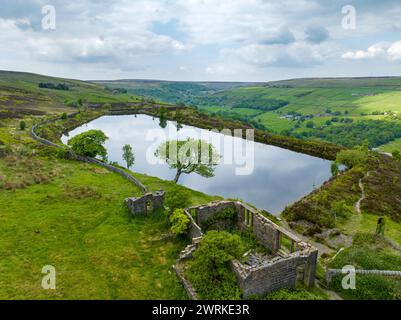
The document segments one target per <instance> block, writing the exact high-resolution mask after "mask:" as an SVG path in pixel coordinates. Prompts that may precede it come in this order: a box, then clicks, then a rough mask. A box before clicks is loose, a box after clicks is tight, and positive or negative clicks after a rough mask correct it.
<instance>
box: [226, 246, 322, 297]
mask: <svg viewBox="0 0 401 320" xmlns="http://www.w3.org/2000/svg"><path fill="white" fill-rule="evenodd" d="M316 262H317V250H312V251H311V252H307V253H298V252H297V253H294V254H291V255H289V256H288V257H285V258H275V259H272V260H271V261H266V265H264V266H261V267H258V268H248V267H245V266H244V265H242V264H241V263H240V262H239V261H237V260H234V261H232V263H231V268H232V270H233V272H234V273H235V275H236V277H237V281H238V285H239V286H240V288H241V289H242V291H243V294H244V297H245V298H247V297H249V296H251V295H265V294H267V293H270V292H273V291H275V290H278V289H282V288H294V287H295V285H296V283H297V281H300V282H303V283H305V285H306V286H309V287H311V286H313V284H314V280H315V273H316V269H315V268H316Z"/></svg>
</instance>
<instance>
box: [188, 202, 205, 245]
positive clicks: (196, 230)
mask: <svg viewBox="0 0 401 320" xmlns="http://www.w3.org/2000/svg"><path fill="white" fill-rule="evenodd" d="M189 210H191V208H188V209H187V210H185V211H184V213H185V214H186V216H187V217H188V218H189V221H190V223H189V227H188V236H189V237H190V238H191V239H196V238H199V237H203V232H202V229H201V228H200V227H199V226H198V225H197V223H196V222H195V220H194V218H193V217H192V215H191V214H190V213H189Z"/></svg>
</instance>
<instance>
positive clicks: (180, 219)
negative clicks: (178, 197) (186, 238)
mask: <svg viewBox="0 0 401 320" xmlns="http://www.w3.org/2000/svg"><path fill="white" fill-rule="evenodd" d="M169 220H170V223H171V228H170V230H171V232H172V233H173V234H175V235H177V236H178V235H183V234H185V233H186V232H187V230H188V226H189V223H190V220H189V218H188V217H187V215H186V214H185V213H184V210H183V209H175V210H174V212H173V214H172V215H171V216H170V218H169Z"/></svg>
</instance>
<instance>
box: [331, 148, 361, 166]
mask: <svg viewBox="0 0 401 320" xmlns="http://www.w3.org/2000/svg"><path fill="white" fill-rule="evenodd" d="M367 159H368V156H367V153H366V152H364V151H361V150H343V151H340V152H339V153H338V154H337V159H336V161H337V162H338V163H341V164H343V165H345V166H346V167H347V168H348V169H351V168H353V167H355V166H357V165H359V164H364V163H365V162H366V160H367Z"/></svg>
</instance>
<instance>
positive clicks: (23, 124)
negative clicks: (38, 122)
mask: <svg viewBox="0 0 401 320" xmlns="http://www.w3.org/2000/svg"><path fill="white" fill-rule="evenodd" d="M19 128H20V130H21V131H24V130H25V128H26V122H25V121H20V123H19Z"/></svg>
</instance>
